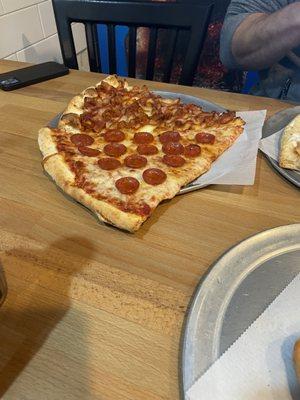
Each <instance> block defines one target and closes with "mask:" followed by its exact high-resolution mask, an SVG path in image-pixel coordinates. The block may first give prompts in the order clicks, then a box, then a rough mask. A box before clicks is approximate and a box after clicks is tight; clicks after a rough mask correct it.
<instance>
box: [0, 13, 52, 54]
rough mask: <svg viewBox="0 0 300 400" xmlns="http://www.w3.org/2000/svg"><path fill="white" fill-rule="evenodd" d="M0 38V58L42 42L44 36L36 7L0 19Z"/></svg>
mask: <svg viewBox="0 0 300 400" xmlns="http://www.w3.org/2000/svg"><path fill="white" fill-rule="evenodd" d="M0 37H1V38H2V40H1V47H0V58H2V57H5V56H7V55H9V54H12V53H14V52H15V51H18V50H21V49H23V48H24V47H27V46H30V45H31V44H34V43H36V42H38V41H40V40H42V39H43V38H44V35H43V30H42V25H41V20H40V17H39V13H38V9H37V7H29V8H24V9H23V10H19V11H16V12H14V13H9V14H7V15H3V16H2V17H0ZM4 38H5V40H3V39H4Z"/></svg>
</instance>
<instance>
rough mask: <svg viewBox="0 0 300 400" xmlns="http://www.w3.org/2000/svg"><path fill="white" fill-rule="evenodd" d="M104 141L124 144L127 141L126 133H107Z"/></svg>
mask: <svg viewBox="0 0 300 400" xmlns="http://www.w3.org/2000/svg"><path fill="white" fill-rule="evenodd" d="M104 139H105V140H106V141H107V142H122V140H124V139H125V133H124V132H122V131H117V130H111V131H106V132H105V133H104Z"/></svg>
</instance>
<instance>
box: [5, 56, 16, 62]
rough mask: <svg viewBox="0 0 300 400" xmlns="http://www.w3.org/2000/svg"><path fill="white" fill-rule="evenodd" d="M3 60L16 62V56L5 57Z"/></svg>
mask: <svg viewBox="0 0 300 400" xmlns="http://www.w3.org/2000/svg"><path fill="white" fill-rule="evenodd" d="M5 60H12V61H18V58H17V54H11V55H10V56H7V57H5Z"/></svg>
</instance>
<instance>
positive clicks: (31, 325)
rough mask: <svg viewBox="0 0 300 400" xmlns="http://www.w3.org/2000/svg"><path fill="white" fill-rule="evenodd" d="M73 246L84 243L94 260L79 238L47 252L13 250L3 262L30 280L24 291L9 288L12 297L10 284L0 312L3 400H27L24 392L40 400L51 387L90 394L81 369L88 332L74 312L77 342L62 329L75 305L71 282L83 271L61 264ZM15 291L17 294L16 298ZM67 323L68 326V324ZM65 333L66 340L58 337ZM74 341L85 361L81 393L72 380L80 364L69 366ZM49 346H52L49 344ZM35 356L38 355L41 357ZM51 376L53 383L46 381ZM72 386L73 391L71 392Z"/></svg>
mask: <svg viewBox="0 0 300 400" xmlns="http://www.w3.org/2000/svg"><path fill="white" fill-rule="evenodd" d="M72 242H73V245H74V242H77V243H78V242H80V244H81V245H82V246H84V248H85V249H86V254H85V257H87V258H91V257H92V254H93V252H94V250H93V247H92V246H91V243H90V242H88V241H87V240H85V239H82V238H80V237H73V238H66V239H64V240H60V241H58V242H54V243H53V244H52V245H51V246H50V247H48V248H47V249H46V250H44V251H35V250H32V249H28V250H27V249H12V250H10V251H7V252H6V253H5V256H4V257H3V259H1V263H2V264H3V268H4V270H6V271H9V267H10V265H13V263H18V264H19V265H17V268H14V271H20V270H21V269H25V268H26V269H27V271H26V272H24V276H25V277H26V281H25V282H23V283H21V288H22V290H19V288H17V289H16V288H15V287H14V288H11V290H12V293H11V294H10V287H9V279H8V296H7V299H6V301H5V302H4V304H3V305H2V307H1V309H0V398H2V396H4V394H5V393H6V392H7V391H9V392H8V393H7V396H8V397H9V398H16V397H15V395H17V396H20V397H18V398H21V396H24V398H25V397H26V398H27V396H26V393H25V392H28V393H27V394H28V395H29V397H28V398H41V397H36V396H39V393H40V391H41V392H42V393H44V395H45V393H46V392H49V388H51V387H53V390H54V391H55V390H58V392H60V390H62V391H63V390H66V391H68V390H70V393H71V390H75V391H77V390H79V392H81V394H83V392H85V391H87V390H88V386H89V385H88V374H87V371H83V369H84V365H82V362H83V363H84V360H85V359H87V355H86V354H85V352H86V351H87V349H86V346H82V345H81V343H83V344H84V343H85V338H86V334H85V327H84V326H83V323H82V322H80V320H81V319H80V318H79V316H78V315H76V316H74V315H73V314H75V313H72V318H71V319H70V320H71V322H72V323H74V325H76V326H73V324H72V325H71V329H69V332H72V334H73V335H74V336H75V333H76V337H74V338H73V339H72V337H70V336H68V334H67V332H66V329H65V326H66V323H63V324H62V326H64V328H61V327H58V324H59V323H60V321H61V320H62V319H63V318H64V317H65V316H66V313H67V312H68V310H69V309H70V306H71V304H70V296H69V291H70V287H71V284H72V279H73V277H74V276H75V275H77V274H78V273H80V271H81V270H83V269H84V267H85V265H82V263H80V262H74V263H70V264H71V265H65V264H63V263H62V262H61V259H62V253H61V251H60V250H59V248H60V249H64V248H68V247H69V246H70V243H72ZM15 266H16V264H15ZM22 276H23V275H22ZM22 276H20V278H22ZM16 280H18V278H16ZM14 284H15V283H14ZM23 289H24V290H23ZM17 290H19V292H17V293H16V291H17ZM58 292H59V293H58ZM74 321H75V322H74ZM67 323H70V321H69V319H68V321H67ZM80 325H81V326H80ZM56 328H57V332H55V333H52V338H51V340H49V341H48V339H49V336H50V334H51V332H53V330H55V329H56ZM63 329H64V332H63ZM62 332H63V333H64V335H63V336H64V337H62V338H60V335H61V333H62ZM60 339H61V340H60ZM75 339H77V342H76V343H80V348H78V352H80V359H81V363H80V379H79V381H80V388H78V387H79V384H78V385H77V386H78V387H74V385H75V386H76V380H74V374H76V371H75V372H72V369H73V368H74V369H75V368H76V365H75V364H74V362H73V364H72V361H70V359H72V356H73V355H74V354H69V353H68V348H69V349H70V348H72V346H73V348H74V342H73V341H74V340H75ZM46 341H48V343H46V344H45V342H46ZM78 341H79V342H78ZM72 342H73V343H72ZM70 343H72V344H71V345H70ZM42 347H43V349H42ZM41 349H42V350H41ZM40 350H41V351H40ZM37 353H39V355H38V356H37ZM35 356H36V357H35ZM75 356H76V354H75ZM65 364H67V365H65ZM77 367H78V366H77ZM25 368H26V372H25V373H24V370H25ZM22 372H23V373H22ZM49 372H50V374H49ZM20 374H22V380H21V384H19V383H16V387H15V388H13V389H12V392H13V393H11V394H9V393H10V392H11V390H9V389H10V386H11V385H12V384H13V383H14V382H15V381H16V380H17V378H18V377H19V376H20ZM48 374H49V375H48ZM45 377H46V379H45ZM48 377H49V382H47V381H48V379H47V378H48ZM57 378H58V382H57V386H59V385H61V386H62V388H61V389H60V388H56V387H55V386H56V380H57ZM59 378H61V380H60V379H59ZM44 379H45V380H44ZM51 381H52V382H51ZM74 381H75V382H74ZM49 383H50V385H49ZM53 383H54V385H53ZM19 385H20V387H21V386H22V389H23V388H25V392H24V393H23V392H22V394H21V393H19V392H18V393H16V391H18V388H19ZM28 385H29V387H28ZM72 386H73V389H71V388H72ZM63 387H64V389H63ZM30 393H31V394H32V397H31V395H30ZM48 394H49V395H50V397H49V398H51V399H54V398H58V397H57V394H55V393H53V394H52V395H51V393H48ZM11 396H12V397H11ZM52 396H53V397H52ZM75 397H76V398H77V396H75ZM75 397H74V398H75ZM78 398H82V396H81V395H80V393H78Z"/></svg>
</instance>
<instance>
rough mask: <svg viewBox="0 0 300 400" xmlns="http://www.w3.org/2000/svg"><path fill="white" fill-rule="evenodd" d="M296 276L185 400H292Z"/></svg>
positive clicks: (299, 313)
mask: <svg viewBox="0 0 300 400" xmlns="http://www.w3.org/2000/svg"><path fill="white" fill-rule="evenodd" d="M299 337H300V274H299V275H297V276H296V278H294V279H293V281H292V282H291V283H290V284H289V285H288V287H287V288H286V289H285V290H284V291H283V292H282V293H281V294H280V295H279V296H278V297H277V298H276V299H275V300H274V301H273V303H271V305H270V306H269V307H268V308H267V309H266V310H265V311H264V313H263V314H261V316H260V317H259V318H258V319H257V320H256V321H255V322H254V323H253V324H252V325H251V326H250V327H249V328H248V329H247V330H246V331H245V332H244V333H243V334H242V335H241V336H240V338H239V339H238V340H237V341H236V342H235V343H234V344H233V345H232V346H231V347H230V348H229V350H227V352H225V353H224V354H223V355H222V356H221V357H220V358H219V359H218V360H217V361H216V362H215V363H214V364H213V365H212V367H211V368H210V369H209V370H208V371H207V372H206V373H205V374H204V375H202V377H201V378H200V379H199V380H198V381H197V382H196V383H195V384H194V385H193V386H192V388H191V389H190V390H188V392H187V399H188V400H296V399H300V388H299V386H298V384H297V380H296V376H295V372H294V369H293V361H292V352H293V345H294V343H295V341H296V339H298V338H299Z"/></svg>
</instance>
